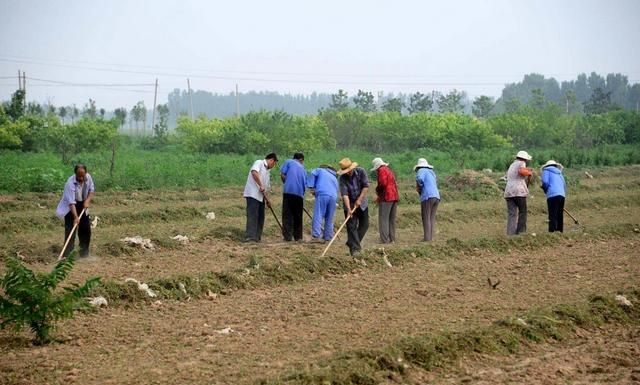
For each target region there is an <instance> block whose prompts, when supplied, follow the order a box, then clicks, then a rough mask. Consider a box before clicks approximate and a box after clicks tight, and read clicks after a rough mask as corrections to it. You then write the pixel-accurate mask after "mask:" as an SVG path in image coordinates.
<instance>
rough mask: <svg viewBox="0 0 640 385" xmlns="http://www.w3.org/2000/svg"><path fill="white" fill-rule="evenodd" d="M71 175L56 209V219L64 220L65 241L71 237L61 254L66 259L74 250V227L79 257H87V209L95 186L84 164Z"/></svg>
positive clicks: (88, 225)
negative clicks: (76, 231)
mask: <svg viewBox="0 0 640 385" xmlns="http://www.w3.org/2000/svg"><path fill="white" fill-rule="evenodd" d="M73 173H74V175H72V176H70V177H69V179H67V183H65V185H64V191H63V193H62V198H61V199H60V203H58V207H57V208H56V215H57V216H58V218H64V239H65V241H66V240H67V239H68V238H69V236H71V239H70V241H69V246H68V247H67V248H66V249H65V250H64V252H63V253H62V256H63V257H64V258H66V257H68V256H69V254H70V253H71V252H72V251H73V249H74V243H75V238H76V236H75V232H73V229H74V227H75V226H77V227H78V244H79V246H80V257H88V256H89V244H90V243H91V221H90V220H89V211H88V209H89V206H90V205H91V201H92V200H93V194H94V192H95V186H94V184H93V179H92V178H91V174H89V173H88V172H87V166H85V165H84V164H81V163H78V164H76V165H75V167H74V168H73ZM83 210H85V214H84V215H82V217H79V215H80V214H81V213H82V211H83ZM72 232H73V234H72Z"/></svg>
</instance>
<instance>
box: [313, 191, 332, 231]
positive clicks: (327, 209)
mask: <svg viewBox="0 0 640 385" xmlns="http://www.w3.org/2000/svg"><path fill="white" fill-rule="evenodd" d="M335 213H336V197H332V196H329V195H317V196H316V204H315V205H314V206H313V220H312V221H311V236H313V237H314V238H320V237H322V238H323V239H324V240H326V241H329V240H331V238H333V216H334V214H335ZM323 222H324V232H323V231H322V226H323Z"/></svg>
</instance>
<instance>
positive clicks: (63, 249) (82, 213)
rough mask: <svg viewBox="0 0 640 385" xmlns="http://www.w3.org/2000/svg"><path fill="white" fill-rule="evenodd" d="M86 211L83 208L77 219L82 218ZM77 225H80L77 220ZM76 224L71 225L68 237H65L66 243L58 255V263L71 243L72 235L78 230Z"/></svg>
mask: <svg viewBox="0 0 640 385" xmlns="http://www.w3.org/2000/svg"><path fill="white" fill-rule="evenodd" d="M86 210H87V209H86V208H84V209H82V211H80V215H79V216H78V219H80V218H82V216H83V215H84V212H85V211H86ZM78 223H80V221H79V220H78ZM78 223H76V224H75V225H73V228H72V229H71V232H70V233H69V236H68V237H67V241H66V242H65V243H64V246H62V251H61V252H60V255H58V261H59V260H61V259H62V256H63V255H64V251H65V250H66V249H67V246H69V242H70V241H71V238H72V237H73V234H74V233H75V231H76V229H77V228H78Z"/></svg>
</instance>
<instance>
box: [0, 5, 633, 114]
mask: <svg viewBox="0 0 640 385" xmlns="http://www.w3.org/2000/svg"><path fill="white" fill-rule="evenodd" d="M639 17H640V1H638V0H606V1H605V0H603V1H596V0H579V1H578V0H553V1H550V0H538V1H533V0H529V1H525V0H493V1H490V0H484V1H483V0H475V1H473V0H458V1H444V0H443V1H427V0H425V1H420V0H415V1H413V0H394V1H390V0H389V1H377V0H323V1H304V0H269V1H264V0H255V1H248V0H233V1H224V2H222V1H196V0H180V1H168V0H155V1H130V0H129V1H120V0H112V1H108V0H102V1H99V0H96V1H86V0H64V1H63V0H48V1H44V0H40V1H35V0H0V100H6V99H8V98H10V95H11V93H12V92H14V91H15V89H16V88H17V76H18V71H24V72H25V73H26V76H27V97H28V99H29V100H35V101H38V102H40V103H52V104H54V105H71V104H76V105H78V106H82V105H84V104H85V103H86V102H87V100H88V99H89V98H92V99H94V100H96V102H97V105H98V107H105V108H107V109H112V108H116V107H120V106H126V107H128V108H130V107H131V106H132V105H133V104H135V102H136V101H138V100H143V101H145V104H146V105H148V106H149V105H152V103H153V96H154V83H155V81H156V79H158V103H163V102H166V101H167V95H168V93H169V92H171V91H172V90H173V89H175V88H181V89H186V87H187V78H189V81H190V83H191V87H192V88H193V89H194V90H207V91H210V92H217V93H222V94H227V93H230V92H233V91H234V90H235V86H236V84H237V85H238V87H239V90H240V92H247V91H249V90H256V91H266V90H268V91H278V92H281V93H292V94H299V93H301V94H310V93H311V92H314V91H316V92H328V93H333V92H336V91H337V90H338V89H344V90H346V91H348V92H349V93H350V94H354V93H355V92H356V91H357V90H358V89H363V90H368V91H372V92H373V93H374V94H378V92H385V93H389V92H396V93H397V92H405V93H409V92H415V91H421V92H423V93H428V92H431V90H438V91H442V92H446V91H448V90H451V89H454V88H455V89H458V90H464V91H466V92H467V93H468V95H469V96H470V97H471V98H473V97H475V96H479V95H482V94H485V95H490V96H494V97H497V96H499V95H500V92H501V90H502V88H503V87H504V84H506V83H512V82H516V81H519V80H521V79H522V77H523V75H524V74H526V73H531V72H536V73H541V74H543V75H545V76H552V77H555V78H556V79H557V80H559V81H562V80H568V79H573V78H575V77H576V76H577V74H579V73H582V72H585V73H590V72H592V71H596V72H598V73H600V74H603V75H604V74H607V73H610V72H619V73H623V74H625V75H627V76H628V77H629V80H630V81H631V82H640V23H639V22H638V20H639Z"/></svg>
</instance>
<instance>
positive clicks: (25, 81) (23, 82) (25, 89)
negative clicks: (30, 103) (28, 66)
mask: <svg viewBox="0 0 640 385" xmlns="http://www.w3.org/2000/svg"><path fill="white" fill-rule="evenodd" d="M22 91H23V92H24V98H23V99H22V100H23V101H24V110H25V111H26V110H27V73H26V72H24V71H22Z"/></svg>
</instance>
